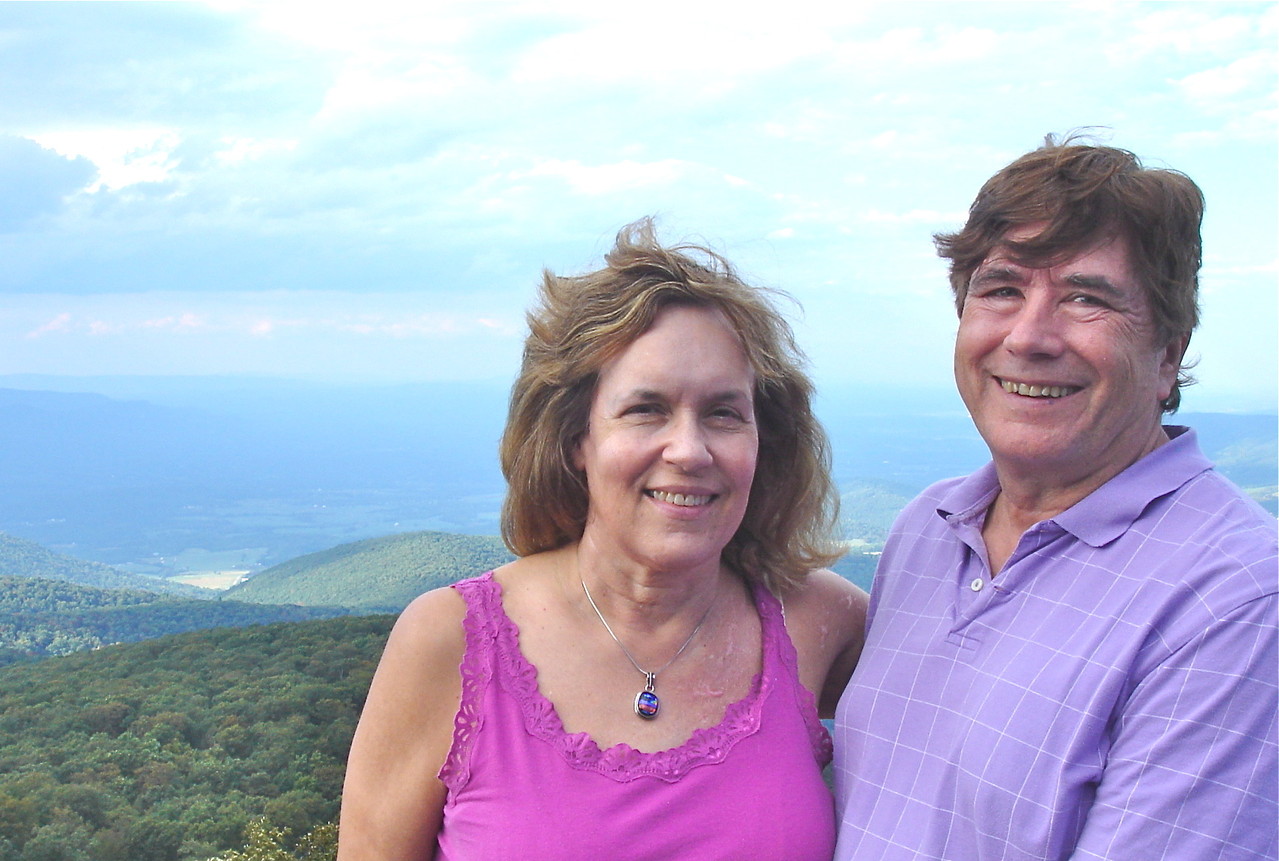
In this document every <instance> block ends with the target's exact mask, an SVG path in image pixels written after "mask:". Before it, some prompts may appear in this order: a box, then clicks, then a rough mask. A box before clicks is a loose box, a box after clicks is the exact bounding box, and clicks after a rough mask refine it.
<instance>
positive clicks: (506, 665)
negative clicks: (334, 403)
mask: <svg viewBox="0 0 1279 861" xmlns="http://www.w3.org/2000/svg"><path fill="white" fill-rule="evenodd" d="M453 588H455V589H457V590H458V591H459V592H460V593H461V594H462V595H463V597H464V598H465V600H466V603H467V612H466V617H465V619H464V621H463V629H464V633H465V637H466V653H465V657H464V658H463V660H462V666H461V668H460V669H461V678H462V700H461V706H460V707H459V709H458V712H457V715H456V716H455V717H454V721H453V746H452V750H451V751H450V752H449V755H448V758H447V759H446V761H445V763H444V767H443V768H441V769H440V774H439V777H440V779H441V780H442V781H443V782H444V783H445V785H446V786H448V787H449V788H450V790H456V789H457V788H458V787H461V786H463V785H465V784H466V782H467V780H468V779H469V778H470V760H471V756H470V753H471V747H472V745H473V743H474V738H475V736H476V734H477V733H478V732H479V730H480V729H481V727H482V724H483V709H482V704H483V699H484V695H485V691H486V690H487V688H488V686H489V684H490V683H491V681H492V676H493V668H494V664H495V662H494V660H493V658H494V657H496V660H497V661H498V662H500V663H501V667H502V669H501V671H500V672H501V674H502V675H503V677H504V679H505V680H506V682H507V685H508V688H509V692H510V694H511V696H512V697H513V698H514V699H515V700H516V702H517V703H518V704H519V706H520V709H521V711H522V713H523V716H524V726H525V729H526V731H527V732H528V733H529V735H531V736H532V737H534V738H537V739H541V740H542V741H544V742H546V743H548V744H550V745H551V746H552V747H553V748H555V749H556V750H557V751H558V752H559V753H560V755H561V756H562V757H563V758H564V760H565V761H566V762H567V763H568V764H569V765H570V766H571V767H573V768H577V769H582V770H587V771H595V772H598V773H600V774H603V775H605V776H607V777H609V778H611V779H613V780H616V781H618V782H626V781H630V780H634V779H636V778H639V777H642V776H652V777H657V778H660V779H662V780H665V781H667V782H673V781H676V780H678V779H679V778H680V777H682V776H683V775H685V774H687V773H688V772H689V771H691V770H692V769H694V768H697V767H698V766H701V765H708V764H713V763H717V762H721V761H722V760H723V759H724V758H725V757H726V756H727V755H728V754H729V752H730V751H731V750H732V749H733V747H734V746H735V745H736V744H737V742H738V741H740V740H741V739H743V738H747V737H749V736H751V735H753V734H754V733H755V732H757V731H758V729H759V724H760V714H761V712H762V710H763V705H764V702H765V701H766V700H767V698H768V694H769V693H770V692H771V691H772V688H773V679H774V678H775V677H776V676H777V674H778V673H779V672H785V673H786V675H787V676H789V677H790V678H791V680H792V682H793V684H794V685H795V686H796V688H797V699H798V700H799V708H800V712H801V714H802V715H803V717H804V723H805V725H806V726H807V727H808V733H809V740H810V742H811V744H812V748H813V755H814V757H815V758H816V759H817V761H818V763H819V764H820V765H822V766H825V764H826V763H828V762H829V761H830V759H831V739H830V734H829V733H828V732H827V731H826V728H825V727H823V726H822V725H821V721H820V720H819V719H818V716H817V708H816V702H815V699H814V697H813V695H812V693H811V692H809V691H808V690H807V689H806V688H804V687H803V685H801V684H799V681H798V669H797V667H798V664H797V654H796V652H795V646H794V644H793V643H792V642H791V640H790V637H789V636H787V635H786V633H785V627H784V621H783V617H782V610H781V604H780V602H779V601H778V600H777V599H776V598H775V597H773V595H772V594H770V593H769V592H768V591H767V590H766V589H764V588H763V587H753V589H754V595H755V606H756V609H757V611H758V613H759V617H760V630H761V643H762V647H763V648H762V650H761V651H762V655H763V657H762V660H761V670H760V672H758V673H756V674H755V677H754V678H753V679H752V681H751V686H750V690H749V692H748V693H747V694H746V696H745V697H743V698H742V699H740V700H738V701H737V702H735V703H733V704H732V705H730V706H729V707H728V708H727V709H726V711H725V713H724V718H723V720H721V721H720V722H719V723H718V724H717V725H715V726H713V727H707V728H704V729H698V730H694V732H693V734H692V735H691V736H690V737H689V739H688V740H687V741H686V742H684V743H683V744H681V745H680V746H679V747H674V748H670V749H668V750H663V751H657V752H654V753H645V752H643V751H639V750H636V749H634V748H632V747H631V746H630V745H628V744H625V743H620V744H617V745H614V746H613V747H610V748H608V749H607V750H602V749H601V748H600V747H599V745H597V744H596V743H595V741H594V739H592V738H591V737H590V735H588V734H587V733H584V732H579V733H568V732H565V730H564V724H563V722H562V721H561V720H560V716H559V713H558V712H556V711H555V706H554V705H553V704H552V703H551V702H550V700H548V699H546V697H545V696H543V695H542V692H541V691H540V690H538V687H537V668H536V667H534V666H533V665H532V664H530V663H529V662H528V660H527V659H526V658H525V657H524V654H523V652H521V651H520V648H519V629H518V628H517V627H516V626H515V623H514V622H512V621H511V619H510V617H508V616H507V615H506V612H505V610H504V609H503V607H502V587H501V585H500V584H499V583H498V582H497V581H496V580H494V579H493V572H491V571H490V572H488V573H486V574H484V575H482V576H480V577H475V578H473V579H470V580H464V581H462V582H459V583H455V584H454V586H453ZM778 663H780V664H781V666H780V667H779V666H778ZM770 671H771V672H770Z"/></svg>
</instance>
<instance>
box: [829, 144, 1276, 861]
mask: <svg viewBox="0 0 1279 861" xmlns="http://www.w3.org/2000/svg"><path fill="white" fill-rule="evenodd" d="M1202 211H1203V199H1202V195H1201V194H1200V191H1199V189H1198V188H1197V187H1196V186H1195V184H1194V183H1193V182H1191V181H1190V180H1189V179H1188V178H1187V177H1185V176H1183V175H1182V174H1179V173H1176V172H1173V171H1165V170H1151V169H1146V168H1144V167H1143V166H1142V165H1141V163H1140V162H1139V161H1138V160H1137V158H1136V157H1135V156H1133V155H1132V154H1131V153H1128V152H1124V151H1122V150H1118V149H1112V148H1109V147H1100V146H1086V145H1081V144H1079V143H1077V142H1073V141H1067V142H1065V143H1063V144H1056V143H1054V142H1053V141H1052V140H1051V139H1049V141H1048V143H1047V144H1046V145H1045V146H1044V147H1043V148H1042V149H1039V150H1036V151H1035V152H1032V153H1030V154H1028V155H1025V156H1023V157H1021V158H1020V159H1018V160H1017V161H1015V162H1013V163H1012V164H1011V165H1009V166H1008V167H1006V168H1004V169H1003V170H1002V171H1000V172H999V173H998V174H996V175H995V176H994V177H993V178H991V179H990V180H989V181H988V182H987V183H986V185H985V186H984V187H983V188H982V190H981V193H980V194H979V195H978V197H977V200H976V202H975V203H974V204H973V206H972V209H971V210H970V213H969V219H968V223H967V225H966V226H965V227H964V229H963V230H961V231H960V232H959V233H956V234H951V235H942V236H938V237H937V245H938V250H939V252H940V254H941V255H942V256H943V257H945V258H947V259H949V260H950V261H951V286H952V288H953V289H954V292H955V299H956V303H957V306H958V308H959V332H958V336H957V338H956V343H955V379H956V382H957V384H958V388H959V391H960V394H961V395H962V397H963V399H964V403H965V404H966V405H967V407H968V410H969V412H970V413H971V414H972V418H973V421H974V423H975V424H976V425H977V429H978V430H979V431H980V433H981V435H982V437H983V439H984V440H985V441H986V444H987V445H988V447H989V448H990V452H991V455H992V458H993V462H992V463H991V464H989V465H987V466H986V467H985V468H983V469H981V470H979V471H978V472H976V473H974V474H972V475H970V476H968V477H966V478H962V479H952V480H948V481H943V482H940V483H939V484H936V485H934V486H933V487H931V488H929V489H928V490H926V491H925V492H924V493H923V494H922V495H921V496H920V497H919V498H918V499H916V500H915V501H914V502H913V503H911V505H910V506H908V507H907V508H906V510H905V511H903V512H902V514H901V516H900V517H899V518H898V521H897V523H896V525H895V526H894V528H893V533H892V535H891V537H890V538H889V540H888V543H887V544H886V545H885V548H884V554H883V557H882V559H881V561H880V565H879V570H878V572H877V575H876V579H875V585H874V589H873V591H872V595H871V605H870V613H871V615H870V617H869V619H868V622H869V624H870V632H869V637H868V640H867V644H866V649H865V652H864V653H863V655H862V658H861V663H860V664H859V666H858V668H857V671H856V673H855V674H854V676H853V680H852V682H851V683H850V684H849V687H848V689H847V691H846V692H845V694H844V696H843V698H842V699H841V701H840V704H839V709H838V712H837V715H836V751H837V752H836V760H835V768H836V775H835V776H836V790H837V796H838V803H839V807H840V815H841V818H842V823H841V828H840V835H839V845H838V849H837V851H836V858H837V859H842V861H848V859H859V860H860V859H876V861H881V859H905V858H911V859H915V858H945V859H955V861H984V859H991V861H994V859H1000V861H1005V859H1007V861H1011V859H1031V858H1034V859H1059V858H1073V859H1080V858H1110V859H1163V858H1175V859H1209V858H1211V859H1224V858H1232V859H1234V858H1237V859H1249V861H1252V859H1259V858H1276V857H1277V853H1279V846H1277V845H1276V829H1277V828H1279V825H1277V824H1276V823H1277V821H1279V807H1277V804H1276V780H1277V772H1279V762H1277V759H1276V725H1275V721H1276V718H1275V714H1276V708H1277V705H1276V686H1277V683H1279V666H1277V661H1276V620H1277V618H1279V606H1277V604H1276V592H1277V591H1279V588H1277V587H1279V563H1277V562H1276V558H1277V556H1279V553H1277V550H1276V523H1275V519H1274V518H1273V517H1271V516H1270V515H1268V514H1267V513H1266V512H1265V511H1264V510H1263V509H1261V508H1260V507H1259V506H1257V505H1256V504H1255V503H1253V502H1252V501H1251V500H1249V499H1248V498H1246V497H1245V496H1244V495H1243V494H1242V493H1241V492H1240V491H1239V490H1238V489H1237V488H1235V487H1234V486H1233V485H1231V484H1230V483H1229V482H1228V481H1226V480H1225V479H1223V478H1222V477H1220V476H1219V475H1218V474H1217V473H1216V472H1214V471H1213V469H1212V465H1211V464H1210V463H1209V462H1208V461H1207V460H1206V459H1205V458H1204V456H1203V454H1202V453H1201V452H1200V450H1199V447H1198V444H1197V442H1196V439H1195V433H1194V431H1192V430H1189V429H1187V428H1184V427H1175V426H1168V427H1164V426H1162V425H1161V415H1162V414H1163V413H1165V412H1171V411H1173V410H1175V409H1176V407H1177V405H1178V402H1179V399H1180V397H1179V396H1180V391H1179V389H1180V386H1181V385H1183V384H1185V383H1186V382H1188V380H1187V378H1186V377H1185V375H1184V374H1183V372H1182V359H1183V354H1184V352H1185V349H1186V345H1187V343H1188V341H1189V339H1190V333H1191V331H1192V330H1193V329H1194V327H1195V325H1196V323H1197V313H1198V312H1197V308H1196V305H1197V302H1196V294H1197V289H1198V274H1197V273H1198V269H1199V262H1200V238H1199V224H1200V221H1201V217H1202Z"/></svg>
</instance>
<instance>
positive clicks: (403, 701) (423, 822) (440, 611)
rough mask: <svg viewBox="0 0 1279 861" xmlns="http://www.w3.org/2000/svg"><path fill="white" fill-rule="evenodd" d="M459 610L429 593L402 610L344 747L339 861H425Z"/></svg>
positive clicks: (439, 795)
mask: <svg viewBox="0 0 1279 861" xmlns="http://www.w3.org/2000/svg"><path fill="white" fill-rule="evenodd" d="M465 614H466V605H465V603H464V602H463V601H462V598H461V596H459V595H458V594H457V593H456V591H454V590H453V589H450V588H445V589H437V590H435V591H433V592H428V593H427V594H425V595H423V596H421V597H420V598H418V599H417V600H415V601H414V602H413V603H412V604H410V605H409V606H408V608H406V609H405V611H404V612H403V613H402V614H401V615H400V618H399V620H398V621H397V622H396V623H395V628H394V629H393V630H392V631H391V636H390V639H388V640H387V644H386V649H385V651H384V652H383V653H382V660H381V661H380V662H379V663H378V668H377V672H376V674H374V677H373V684H372V685H371V686H370V688H369V695H368V699H367V701H366V703H365V706H364V711H363V712H362V714H361V715H360V723H359V726H358V727H357V728H356V731H355V738H354V740H353V741H352V743H351V754H350V757H349V758H348V761H347V768H346V783H345V785H344V787H343V791H342V818H341V823H340V827H339V832H338V834H339V837H338V858H339V861H429V859H432V858H434V857H435V838H436V834H437V833H438V832H439V829H440V820H441V817H442V814H443V810H444V800H445V787H444V784H443V783H441V782H440V780H439V778H437V777H436V775H437V774H438V773H439V770H440V767H441V766H442V765H443V764H444V759H445V757H446V756H448V752H449V748H450V746H451V745H452V740H453V719H454V716H455V715H456V713H457V709H458V703H459V700H460V697H461V676H460V674H459V666H460V664H461V661H462V653H463V651H464V647H465V637H464V634H463V631H462V619H463V617H464V616H465Z"/></svg>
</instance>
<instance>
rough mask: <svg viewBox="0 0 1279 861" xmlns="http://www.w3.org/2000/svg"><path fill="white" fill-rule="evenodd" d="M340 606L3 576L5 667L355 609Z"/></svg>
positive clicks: (1, 661) (1, 654)
mask: <svg viewBox="0 0 1279 861" xmlns="http://www.w3.org/2000/svg"><path fill="white" fill-rule="evenodd" d="M347 614H348V611H346V610H343V609H338V608H319V607H299V606H296V605H290V606H279V605H274V604H252V603H247V602H242V601H216V600H215V601H209V600H194V599H191V598H179V597H176V596H173V595H159V594H156V593H155V592H143V591H139V590H134V589H95V588H93V587H90V586H80V585H77V584H75V583H69V582H66V581H61V580H44V579H39V578H34V577H11V576H0V666H3V665H5V664H10V663H16V662H20V661H24V660H30V659H34V658H44V657H49V656H53V655H68V654H71V653H72V652H78V651H83V650H85V649H97V648H101V647H102V646H109V645H112V644H115V643H135V642H139V641H142V640H150V639H153V638H155V637H162V636H165V635H167V634H179V633H185V632H187V631H201V630H205V629H207V628H242V627H245V626H248V625H264V624H268V623H272V622H302V621H310V620H312V619H325V618H331V617H333V616H344V615H347Z"/></svg>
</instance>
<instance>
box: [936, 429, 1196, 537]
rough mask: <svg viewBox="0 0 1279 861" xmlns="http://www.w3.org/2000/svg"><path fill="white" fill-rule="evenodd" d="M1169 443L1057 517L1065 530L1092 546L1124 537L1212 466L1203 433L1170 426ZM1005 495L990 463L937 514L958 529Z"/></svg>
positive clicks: (962, 485)
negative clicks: (1155, 505)
mask: <svg viewBox="0 0 1279 861" xmlns="http://www.w3.org/2000/svg"><path fill="white" fill-rule="evenodd" d="M1164 431H1165V432H1166V433H1167V434H1168V442H1167V443H1166V444H1164V445H1161V446H1160V447H1159V448H1157V449H1155V450H1154V451H1152V452H1151V453H1150V454H1148V455H1146V456H1145V457H1143V458H1141V459H1140V460H1138V461H1137V462H1136V463H1134V464H1132V465H1131V466H1129V467H1128V468H1127V469H1125V470H1124V471H1123V472H1121V473H1119V474H1118V475H1116V476H1115V477H1114V478H1112V479H1110V481H1108V482H1106V483H1105V484H1103V485H1102V486H1101V487H1099V488H1097V489H1096V490H1094V491H1093V492H1092V493H1090V494H1089V495H1088V496H1086V497H1084V498H1083V499H1081V500H1079V502H1077V503H1075V504H1074V505H1072V506H1071V507H1070V508H1068V509H1066V510H1065V511H1063V512H1062V513H1061V514H1058V515H1057V516H1056V517H1054V518H1052V522H1053V523H1055V524H1056V525H1057V526H1058V527H1060V528H1061V529H1064V530H1066V531H1067V532H1069V533H1071V534H1072V535H1074V536H1075V537H1076V538H1078V539H1079V540H1081V541H1083V542H1084V543H1086V544H1088V545H1090V546H1092V547H1101V546H1103V545H1105V544H1108V543H1110V542H1111V541H1114V540H1115V539H1116V538H1118V537H1119V536H1120V535H1123V534H1124V533H1125V532H1127V531H1128V530H1129V529H1130V528H1131V527H1132V524H1133V522H1134V521H1136V519H1137V518H1138V517H1140V516H1141V513H1142V512H1143V511H1145V510H1146V507H1147V506H1148V505H1149V504H1150V503H1151V502H1152V501H1154V500H1155V499H1158V498H1159V497H1161V496H1165V495H1167V494H1169V493H1171V492H1172V491H1174V490H1176V489H1177V488H1179V487H1181V486H1182V485H1183V484H1185V483H1186V482H1187V481H1189V480H1190V479H1192V478H1194V477H1195V476H1196V475H1199V474H1200V473H1202V472H1205V471H1206V470H1209V469H1212V463H1211V461H1209V460H1208V458H1206V457H1204V455H1203V452H1202V451H1200V449H1199V440H1198V436H1197V434H1196V433H1195V432H1194V430H1192V429H1191V428H1188V427H1183V426H1180V425H1165V426H1164ZM998 490H999V479H998V476H997V475H996V473H995V465H994V463H987V464H986V465H985V466H983V467H982V468H981V469H979V470H977V471H976V472H974V473H973V474H972V475H970V476H968V477H967V478H965V479H963V480H962V481H960V482H959V483H958V484H956V485H955V486H954V487H953V488H951V489H950V491H949V492H947V493H946V494H945V495H944V496H943V497H942V499H941V500H940V502H939V503H938V505H937V513H938V514H939V515H941V516H942V517H943V518H945V519H946V520H947V521H949V522H951V523H952V524H953V523H955V522H957V521H969V520H971V519H972V518H974V517H984V516H985V511H986V509H987V508H989V507H990V504H991V502H993V501H994V498H995V494H996V493H997V492H998Z"/></svg>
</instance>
